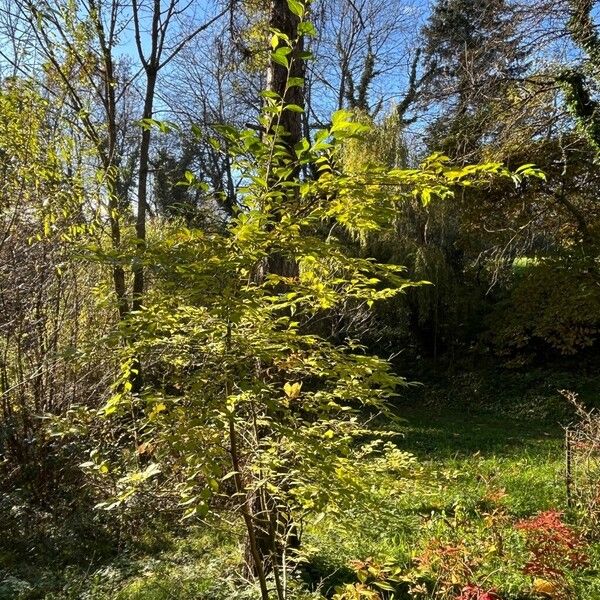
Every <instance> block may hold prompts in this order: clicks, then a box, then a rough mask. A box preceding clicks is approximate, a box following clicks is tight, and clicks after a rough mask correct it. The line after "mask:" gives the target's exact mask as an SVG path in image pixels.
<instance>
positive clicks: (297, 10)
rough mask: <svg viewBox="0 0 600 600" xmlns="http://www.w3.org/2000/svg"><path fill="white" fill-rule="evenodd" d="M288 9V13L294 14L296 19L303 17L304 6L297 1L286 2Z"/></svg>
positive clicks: (289, 0)
mask: <svg viewBox="0 0 600 600" xmlns="http://www.w3.org/2000/svg"><path fill="white" fill-rule="evenodd" d="M287 5H288V8H289V9H290V12H291V13H293V14H295V15H296V16H297V17H300V18H302V17H303V16H304V11H305V8H304V4H303V3H302V2H299V1H298V0H287Z"/></svg>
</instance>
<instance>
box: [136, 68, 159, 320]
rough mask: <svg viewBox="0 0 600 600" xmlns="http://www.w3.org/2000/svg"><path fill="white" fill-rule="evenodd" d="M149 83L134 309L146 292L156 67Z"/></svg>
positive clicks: (150, 71)
mask: <svg viewBox="0 0 600 600" xmlns="http://www.w3.org/2000/svg"><path fill="white" fill-rule="evenodd" d="M146 73H147V85H146V97H145V99H144V112H143V114H142V119H143V120H144V128H143V130H142V139H141V143H140V158H139V179H138V198H137V217H136V222H135V233H136V238H137V239H136V245H137V250H138V256H137V257H136V262H135V263H134V267H133V310H139V308H140V307H141V304H142V297H143V294H144V265H143V252H144V249H145V246H146V213H147V207H148V165H149V163H150V142H151V133H152V130H151V128H150V126H149V125H148V122H147V120H148V119H151V118H152V115H153V107H154V93H155V89H156V79H157V75H158V71H157V70H156V68H154V67H149V68H148V69H147V70H146Z"/></svg>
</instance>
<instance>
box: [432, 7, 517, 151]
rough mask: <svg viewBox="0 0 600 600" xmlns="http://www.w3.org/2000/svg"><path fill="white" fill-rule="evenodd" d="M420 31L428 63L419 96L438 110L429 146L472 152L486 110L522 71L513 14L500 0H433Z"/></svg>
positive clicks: (485, 125)
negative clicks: (429, 72) (425, 88)
mask: <svg viewBox="0 0 600 600" xmlns="http://www.w3.org/2000/svg"><path fill="white" fill-rule="evenodd" d="M423 34H424V36H425V38H426V44H425V52H424V59H425V61H426V62H428V63H429V64H430V65H431V67H432V69H433V75H432V77H431V78H430V80H429V85H428V93H427V94H426V95H425V97H424V98H423V100H424V101H425V102H431V101H432V100H433V101H434V102H436V103H437V104H438V107H441V112H442V116H441V117H440V118H437V119H436V118H434V122H433V125H432V126H431V129H430V131H431V134H432V140H431V141H430V143H429V144H430V147H431V146H432V145H437V146H438V148H434V149H440V148H442V149H444V150H445V151H447V152H450V153H451V154H452V155H453V156H454V157H461V158H466V157H467V156H469V155H471V156H473V155H474V154H476V152H477V149H478V147H479V145H480V143H481V141H482V140H483V139H484V138H485V136H486V134H488V133H489V132H490V123H489V122H488V120H489V118H490V110H491V109H492V108H493V107H494V105H495V103H497V102H498V100H499V99H501V97H502V96H503V94H504V93H505V90H506V88H507V84H508V83H510V82H511V81H512V80H513V79H514V78H515V77H517V76H519V75H520V74H522V73H523V69H524V66H525V65H524V60H525V56H524V53H523V52H522V51H521V49H520V46H519V41H518V34H517V19H516V15H515V13H513V11H512V10H511V7H510V6H509V4H508V3H507V2H506V0H492V1H490V2H478V1H477V0H439V1H438V2H437V4H436V5H435V6H434V8H433V11H432V14H431V17H430V19H429V22H428V23H427V25H426V27H425V28H424V30H423ZM437 110H438V109H436V111H437Z"/></svg>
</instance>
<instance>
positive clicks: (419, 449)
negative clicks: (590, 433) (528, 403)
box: [389, 406, 563, 459]
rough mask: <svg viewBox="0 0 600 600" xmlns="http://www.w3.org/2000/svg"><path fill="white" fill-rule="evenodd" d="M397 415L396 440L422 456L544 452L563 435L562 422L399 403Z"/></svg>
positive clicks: (393, 428) (506, 454)
mask: <svg viewBox="0 0 600 600" xmlns="http://www.w3.org/2000/svg"><path fill="white" fill-rule="evenodd" d="M397 414H398V415H399V417H398V423H397V424H395V425H393V426H391V427H389V428H390V429H392V430H395V431H398V433H399V434H400V435H399V436H398V438H397V439H396V440H395V441H396V443H397V444H398V446H399V447H400V448H402V449H403V450H407V451H409V452H412V453H413V454H414V455H415V456H417V457H418V458H421V459H427V458H433V457H435V458H437V459H439V458H452V457H456V458H464V457H466V456H468V455H473V454H475V453H479V454H480V455H482V456H490V455H494V456H499V457H501V456H513V455H515V454H522V453H523V452H526V451H527V450H528V449H531V450H532V451H535V452H544V450H546V449H548V450H549V449H550V448H556V447H557V446H558V445H560V443H561V441H562V437H563V433H562V429H561V428H560V426H559V425H554V426H553V425H547V424H540V423H535V422H527V421H524V420H515V419H510V418H505V417H496V416H490V415H470V414H466V413H460V412H456V411H443V412H440V411H436V410H431V411H428V410H426V409H423V408H419V409H415V408H412V407H406V406H399V407H398V410H397Z"/></svg>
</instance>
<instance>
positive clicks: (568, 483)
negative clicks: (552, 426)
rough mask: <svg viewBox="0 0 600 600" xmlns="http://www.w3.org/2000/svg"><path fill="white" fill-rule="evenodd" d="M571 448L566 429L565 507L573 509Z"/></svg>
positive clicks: (568, 433) (568, 432) (567, 429)
mask: <svg viewBox="0 0 600 600" xmlns="http://www.w3.org/2000/svg"><path fill="white" fill-rule="evenodd" d="M572 453H573V447H572V442H571V429H570V428H569V427H567V428H566V429H565V488H566V492H567V507H568V508H572V507H573V495H572V487H573V471H572V468H573V466H572V460H573V455H572Z"/></svg>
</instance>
